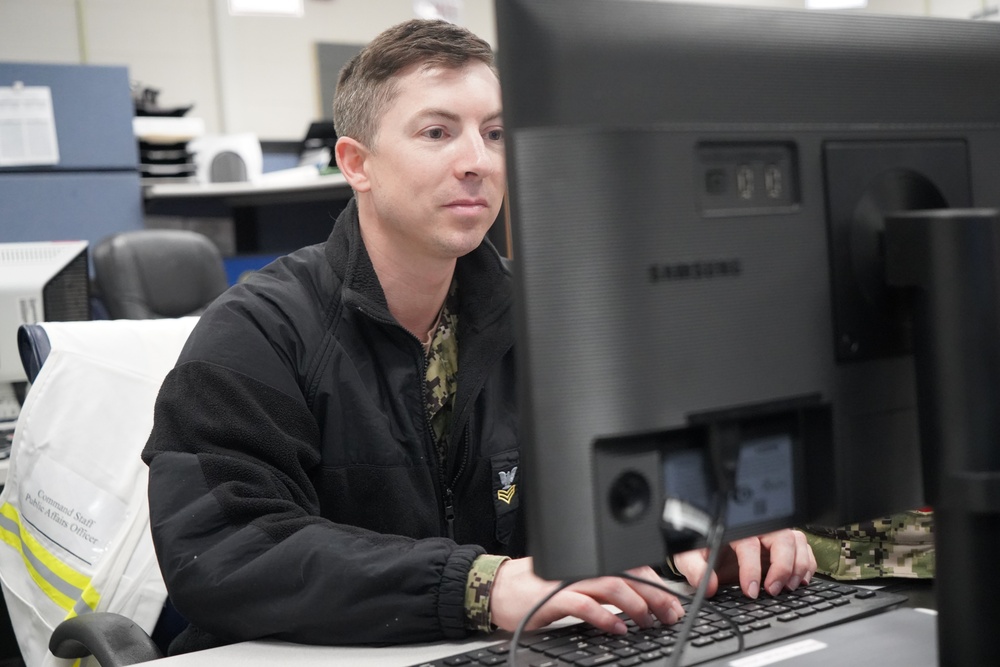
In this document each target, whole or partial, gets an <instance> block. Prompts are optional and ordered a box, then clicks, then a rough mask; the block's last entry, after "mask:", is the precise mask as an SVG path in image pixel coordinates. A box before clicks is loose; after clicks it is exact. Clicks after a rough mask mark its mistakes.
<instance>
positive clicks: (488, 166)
mask: <svg viewBox="0 0 1000 667" xmlns="http://www.w3.org/2000/svg"><path fill="white" fill-rule="evenodd" d="M494 159H495V158H494V156H493V154H492V153H491V152H490V150H489V148H488V147H487V145H486V140H485V139H483V137H482V135H480V134H479V133H478V132H476V133H469V135H467V136H466V137H465V138H464V139H463V140H462V141H461V142H460V146H459V155H458V156H457V159H456V161H455V171H456V172H457V175H458V176H459V178H465V177H466V176H473V175H474V176H486V175H488V174H490V173H492V171H493V170H494V169H495V168H496V167H495V165H494Z"/></svg>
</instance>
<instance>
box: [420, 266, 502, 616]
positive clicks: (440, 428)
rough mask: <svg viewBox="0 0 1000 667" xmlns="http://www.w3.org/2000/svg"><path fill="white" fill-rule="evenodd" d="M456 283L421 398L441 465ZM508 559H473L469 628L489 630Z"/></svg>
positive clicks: (454, 368)
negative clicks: (493, 594)
mask: <svg viewBox="0 0 1000 667" xmlns="http://www.w3.org/2000/svg"><path fill="white" fill-rule="evenodd" d="M456 294H457V283H455V282H453V283H452V285H451V289H449V291H448V298H447V299H446V301H445V305H444V308H443V309H442V311H441V317H440V318H439V319H438V325H437V329H436V330H435V331H434V334H433V336H432V337H431V342H430V345H429V346H428V348H427V378H426V385H425V388H424V399H425V402H426V404H427V414H428V415H429V416H430V420H431V428H432V430H433V431H434V444H435V447H436V450H437V455H438V464H439V465H440V466H441V467H442V468H443V467H444V466H445V465H446V464H447V461H448V444H447V437H446V436H447V433H448V427H449V425H450V424H451V413H452V406H453V405H454V402H455V392H456V388H457V381H456V379H457V377H458V340H457V338H456V337H455V334H456V332H457V331H458V313H457V308H455V298H456ZM506 560H508V558H507V557H506V556H491V555H488V554H486V555H482V556H480V557H478V558H477V559H476V560H475V561H473V563H472V568H471V569H470V570H469V575H468V578H467V579H466V589H465V621H466V626H467V627H468V628H469V629H470V630H480V631H483V632H490V631H492V630H493V629H495V628H494V626H493V624H492V622H491V620H490V591H491V589H492V587H493V579H494V578H495V576H496V571H497V568H499V567H500V565H501V564H502V563H503V562H504V561H506Z"/></svg>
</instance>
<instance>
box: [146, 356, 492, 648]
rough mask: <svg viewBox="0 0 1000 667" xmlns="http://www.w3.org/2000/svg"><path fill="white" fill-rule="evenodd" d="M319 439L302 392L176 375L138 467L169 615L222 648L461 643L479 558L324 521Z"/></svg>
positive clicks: (220, 375)
mask: <svg viewBox="0 0 1000 667" xmlns="http://www.w3.org/2000/svg"><path fill="white" fill-rule="evenodd" d="M318 438H319V432H318V427H317V425H316V422H315V419H314V418H313V416H312V414H311V413H310V411H309V410H308V409H307V406H306V404H305V400H304V399H303V398H301V397H300V396H293V395H291V394H290V393H289V392H283V391H279V390H278V389H276V388H275V387H273V386H271V385H270V384H267V383H264V382H261V381H260V380H259V379H255V378H253V377H250V376H249V375H247V374H245V373H240V372H237V371H235V370H233V369H232V368H230V367H227V366H225V365H219V364H214V363H209V362H206V361H186V362H183V363H181V364H180V365H179V366H178V367H177V368H175V369H174V370H173V371H171V373H170V374H169V375H168V376H167V378H166V380H165V382H164V385H163V387H162V388H161V391H160V395H159V398H158V399H157V404H156V409H155V416H154V426H153V430H152V433H151V435H150V439H149V441H148V443H147V446H146V449H145V450H144V452H143V458H144V460H145V461H146V462H147V463H148V464H149V468H150V471H149V472H150V475H149V506H150V519H151V527H152V534H153V541H154V545H155V547H156V552H157V557H158V559H159V562H160V568H161V570H162V572H163V576H164V580H165V582H166V584H167V590H168V592H169V595H170V598H171V600H172V602H173V603H174V605H175V606H176V607H177V609H178V610H179V611H180V613H181V614H182V615H184V616H185V617H186V618H187V619H188V621H190V622H191V623H192V624H193V625H194V626H196V627H197V628H198V629H199V630H202V631H204V632H207V633H210V634H212V635H214V636H216V637H218V638H219V639H220V640H222V641H224V642H236V641H243V640H248V639H255V638H261V637H274V638H278V639H283V640H287V641H293V642H299V643H310V644H348V643H372V642H386V643H394V642H412V641H431V640H437V639H440V638H454V637H460V636H463V635H464V634H465V630H464V620H465V619H464V616H465V611H464V594H465V586H466V577H467V573H468V571H469V569H470V567H471V565H472V562H473V561H474V560H475V558H476V557H477V556H478V555H480V554H481V553H483V550H482V549H481V548H480V547H478V546H460V545H457V544H455V543H454V542H452V541H450V540H447V539H444V538H428V539H419V540H415V539H410V538H405V537H400V536H393V535H383V534H379V533H375V532H371V531H367V530H363V529H360V528H356V527H352V526H347V525H341V524H336V523H333V522H331V521H329V520H326V519H323V518H321V517H320V509H319V505H318V501H317V494H316V491H315V489H314V488H313V485H312V483H311V482H310V478H309V475H308V470H309V469H310V468H313V467H315V466H317V465H318V463H319V460H318V453H317V450H318V446H317V441H318Z"/></svg>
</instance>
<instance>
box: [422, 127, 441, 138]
mask: <svg viewBox="0 0 1000 667" xmlns="http://www.w3.org/2000/svg"><path fill="white" fill-rule="evenodd" d="M424 136H426V137H427V138H428V139H441V138H442V137H444V130H443V129H441V128H440V127H432V128H431V129H429V130H427V131H426V132H424Z"/></svg>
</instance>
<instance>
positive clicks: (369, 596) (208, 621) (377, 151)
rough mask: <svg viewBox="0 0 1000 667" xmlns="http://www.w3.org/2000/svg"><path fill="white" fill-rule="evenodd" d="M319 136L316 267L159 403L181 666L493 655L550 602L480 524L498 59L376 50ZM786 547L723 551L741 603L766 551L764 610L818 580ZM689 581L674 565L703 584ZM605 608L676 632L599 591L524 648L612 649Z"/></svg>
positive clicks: (643, 604)
mask: <svg viewBox="0 0 1000 667" xmlns="http://www.w3.org/2000/svg"><path fill="white" fill-rule="evenodd" d="M334 110H335V114H334V115H335V124H336V126H337V128H338V134H339V135H340V139H339V140H338V142H337V146H336V158H337V164H338V166H339V167H340V169H341V171H342V172H343V174H344V176H345V178H346V179H347V181H348V182H349V183H350V185H351V187H352V188H353V190H354V192H355V195H356V196H355V199H354V200H353V201H352V202H351V203H350V204H349V205H348V207H347V209H346V210H345V211H344V213H343V214H342V215H341V216H340V217H339V218H338V220H337V221H336V223H335V225H334V227H333V231H332V233H331V235H330V238H329V240H328V241H327V242H326V243H325V244H321V245H317V246H312V247H309V248H304V249H302V250H300V251H297V252H295V253H292V254H291V255H289V256H287V257H285V258H282V259H280V260H278V261H277V262H275V263H274V264H272V265H270V266H269V267H267V268H265V269H263V270H262V271H260V272H259V273H258V274H256V275H254V276H253V277H251V278H250V279H249V280H248V281H246V282H245V283H242V284H241V285H239V286H237V287H235V288H233V289H232V290H230V291H229V292H227V293H226V294H225V295H223V296H222V297H220V299H219V300H218V301H217V302H216V303H215V304H213V306H212V307H211V308H210V309H209V310H208V311H207V312H206V313H205V315H204V316H203V318H202V320H201V321H200V322H199V324H198V326H197V327H196V329H195V331H194V333H193V334H192V336H191V339H190V340H189V341H188V343H187V345H186V347H185V350H184V351H183V353H182V354H181V357H180V359H179V361H178V364H177V367H176V368H175V369H174V370H173V371H172V372H171V373H170V375H169V376H168V377H167V379H166V381H165V382H164V385H163V387H162V389H161V392H160V396H159V399H158V401H157V408H156V414H155V424H154V428H153V432H152V434H151V436H150V439H149V443H148V445H147V448H146V450H145V452H144V458H145V460H146V461H147V462H148V463H149V466H150V490H149V497H150V513H151V519H152V521H151V524H152V530H153V538H154V543H155V545H156V549H157V554H158V558H159V562H160V566H161V569H162V570H163V574H164V579H165V580H166V582H167V587H168V590H169V592H170V596H171V599H172V601H173V603H174V604H175V605H176V607H177V608H178V609H179V610H180V612H181V613H182V614H183V615H184V616H185V617H186V618H187V619H188V620H189V621H190V622H191V624H192V625H191V627H190V628H188V630H186V631H185V632H184V633H183V634H182V635H181V637H180V638H178V640H177V641H176V642H175V644H174V646H173V647H172V651H173V652H178V651H184V650H191V649H193V648H198V647H207V646H212V645H216V644H220V643H226V642H235V641H240V640H245V639H252V638H258V637H275V638H279V639H286V640H289V641H295V642H302V643H327V644H329V643H362V642H408V641H429V640H435V639H440V638H456V637H461V636H463V635H465V634H466V633H467V632H469V631H472V630H488V629H490V628H492V627H500V628H503V629H508V630H510V629H513V628H514V627H515V626H516V625H517V623H518V622H519V621H520V620H521V618H522V616H523V615H524V613H525V612H526V611H527V610H528V609H529V608H530V607H531V606H532V605H533V604H534V603H535V602H536V601H537V600H539V599H541V597H542V596H543V595H544V594H546V593H547V592H548V591H550V590H551V589H552V588H553V587H554V586H555V584H553V583H551V582H546V581H542V580H541V579H539V578H537V577H535V576H534V574H533V573H532V571H531V561H530V559H527V558H523V554H524V537H523V529H522V526H521V519H520V515H519V510H515V511H513V512H510V513H507V514H496V510H495V509H494V503H493V502H492V498H493V495H494V489H493V484H494V478H495V477H496V475H495V473H494V470H495V469H497V468H498V467H499V469H503V470H509V469H510V468H511V467H512V466H515V465H518V449H517V444H518V441H517V417H516V411H515V404H516V400H517V396H516V387H515V383H514V375H513V373H514V359H513V336H512V331H511V322H510V319H511V314H510V307H511V303H510V302H511V279H510V273H509V271H508V268H507V267H506V265H505V264H504V262H502V261H501V259H500V257H499V256H498V255H497V253H496V251H495V250H494V249H493V248H492V246H491V245H489V243H487V242H484V237H485V234H486V232H487V230H488V228H489V226H490V225H491V223H492V222H493V220H494V219H495V217H496V215H497V213H498V211H499V208H500V205H501V201H502V198H503V194H504V188H505V165H504V144H503V124H502V121H501V104H500V87H499V83H498V79H497V77H496V73H495V71H494V70H493V67H492V54H491V51H490V47H489V45H488V44H486V43H485V42H483V41H482V40H480V39H478V38H476V37H475V36H473V35H472V34H471V33H469V32H468V31H466V30H464V29H461V28H457V27H455V26H452V25H449V24H447V23H444V22H437V21H430V22H428V21H411V22H408V23H404V24H401V25H399V26H396V27H394V28H391V29H389V30H387V31H386V32H384V33H383V34H381V35H380V36H378V37H377V38H376V39H375V40H374V41H373V42H372V43H371V44H370V45H369V46H368V47H367V48H366V49H364V50H363V51H362V53H361V54H359V56H358V57H357V58H355V59H354V60H353V61H352V62H351V63H349V64H348V65H347V66H346V67H345V68H344V71H343V72H342V73H341V77H340V81H339V84H338V90H337V99H336V101H335V103H334ZM797 535H798V534H795V533H791V532H790V531H784V532H782V533H777V534H775V535H774V536H770V537H768V538H764V539H762V540H750V541H745V542H743V543H740V544H739V545H738V546H737V552H735V553H738V554H739V555H740V557H741V559H740V567H739V574H740V577H741V578H742V579H743V580H744V581H745V582H746V585H747V587H751V588H752V586H751V582H752V581H757V582H760V581H761V576H762V573H761V561H762V554H761V551H760V550H761V547H762V546H763V547H764V548H765V549H769V555H770V561H771V567H770V569H769V570H768V572H767V579H766V582H767V583H768V585H773V586H775V587H777V588H778V589H779V590H780V588H781V587H782V586H785V585H788V586H791V587H794V586H795V585H796V584H797V581H798V580H805V579H808V577H809V576H811V574H812V572H813V571H814V568H815V563H814V562H813V561H811V560H810V558H811V556H809V555H807V554H809V551H808V548H806V547H805V546H804V539H802V540H801V544H799V541H800V540H799V538H798V537H797ZM765 555H766V554H765ZM704 562H705V559H704V556H703V555H702V554H699V553H691V554H683V555H682V556H681V557H679V558H678V559H677V560H676V563H677V566H678V567H679V568H680V570H681V571H682V572H685V574H687V575H688V576H695V577H700V576H701V575H702V573H703V571H704V569H705V567H704ZM634 573H635V574H637V575H639V576H644V577H646V578H648V579H654V578H655V576H656V575H655V574H654V572H653V571H652V570H651V569H649V568H641V569H638V570H636V571H634ZM724 574H729V573H724ZM712 576H713V577H714V576H715V575H714V574H713V575H712ZM714 585H715V584H713V586H714ZM602 603H611V604H614V605H617V606H618V607H620V608H621V609H623V610H624V611H626V612H627V613H629V614H630V615H631V616H632V617H633V618H635V619H636V620H637V621H638V622H640V623H644V624H646V623H650V622H652V616H656V617H658V618H660V619H662V620H663V621H665V622H674V621H676V620H677V618H678V617H679V616H680V615H681V613H682V610H681V608H680V606H679V604H678V603H677V601H676V600H675V599H674V598H673V596H671V595H669V594H667V593H665V592H663V591H661V590H659V589H657V588H654V587H653V586H644V585H642V584H636V583H632V582H630V581H627V580H624V579H620V578H615V577H603V578H600V579H595V580H593V581H588V582H581V583H578V584H575V585H574V586H572V587H570V588H569V589H567V590H565V591H563V592H561V593H560V594H558V595H557V596H555V597H554V598H553V599H552V600H551V601H550V602H549V604H548V605H546V607H544V608H543V610H542V611H541V612H540V613H539V614H538V615H537V616H536V617H535V619H534V622H533V623H532V627H537V626H539V625H541V624H544V623H548V622H549V621H551V620H554V619H556V618H559V617H562V616H565V615H567V614H572V615H575V616H577V617H580V618H583V619H585V620H588V621H591V622H593V623H594V624H595V625H598V626H599V627H601V628H604V629H606V630H609V631H613V632H623V631H624V627H623V625H622V624H621V622H620V621H619V619H618V618H617V617H616V616H615V615H613V614H611V613H610V612H608V611H607V610H606V609H605V608H604V607H602Z"/></svg>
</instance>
